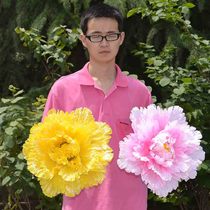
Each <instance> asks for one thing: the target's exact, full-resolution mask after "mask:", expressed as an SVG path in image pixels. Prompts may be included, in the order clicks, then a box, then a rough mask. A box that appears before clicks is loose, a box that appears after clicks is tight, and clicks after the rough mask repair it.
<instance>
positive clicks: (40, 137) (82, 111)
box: [23, 108, 113, 197]
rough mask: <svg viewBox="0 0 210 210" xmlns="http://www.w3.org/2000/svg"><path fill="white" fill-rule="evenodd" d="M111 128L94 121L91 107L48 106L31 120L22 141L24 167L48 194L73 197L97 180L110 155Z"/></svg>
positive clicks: (111, 156)
mask: <svg viewBox="0 0 210 210" xmlns="http://www.w3.org/2000/svg"><path fill="white" fill-rule="evenodd" d="M111 132H112V131H111V128H110V127H109V126H108V125H107V124H106V123H103V122H96V121H95V120H94V117H93V115H92V113H91V111H90V110H89V109H87V108H78V109H76V110H74V111H72V112H71V113H68V112H63V111H55V110H50V111H49V112H48V115H47V116H46V117H45V119H44V121H43V122H42V123H38V124H35V125H34V126H33V127H32V128H31V130H30V135H29V138H28V139H27V140H26V142H25V144H24V145H23V154H24V156H25V159H26V160H27V165H28V170H29V171H30V172H31V173H32V174H34V175H35V176H36V177H37V178H38V180H39V181H40V185H41V188H42V190H43V193H44V194H45V195H47V196H48V197H53V196H56V195H57V194H60V193H62V194H65V195H67V196H70V197H73V196H75V195H77V194H79V193H80V191H81V190H82V189H84V188H88V187H92V186H96V185H98V184H101V183H102V181H103V180H104V178H105V172H106V171H105V169H106V166H107V165H108V163H109V162H110V161H111V160H112V158H113V153H112V149H111V148H110V147H109V146H108V143H109V140H110V138H111Z"/></svg>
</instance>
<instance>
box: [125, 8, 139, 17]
mask: <svg viewBox="0 0 210 210" xmlns="http://www.w3.org/2000/svg"><path fill="white" fill-rule="evenodd" d="M138 11H139V8H133V9H131V10H129V11H128V13H127V18H129V17H131V16H132V15H135V14H136V13H138Z"/></svg>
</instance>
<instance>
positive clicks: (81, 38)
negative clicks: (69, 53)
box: [79, 34, 87, 48]
mask: <svg viewBox="0 0 210 210" xmlns="http://www.w3.org/2000/svg"><path fill="white" fill-rule="evenodd" d="M79 39H80V41H81V42H82V45H83V46H84V47H85V48H86V47H87V44H86V42H87V40H86V37H85V35H84V34H80V36H79Z"/></svg>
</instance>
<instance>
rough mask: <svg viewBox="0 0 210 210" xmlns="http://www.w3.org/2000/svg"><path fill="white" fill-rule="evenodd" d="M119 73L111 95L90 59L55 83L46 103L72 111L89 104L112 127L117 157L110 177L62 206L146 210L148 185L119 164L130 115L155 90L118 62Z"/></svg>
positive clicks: (148, 100) (70, 209)
mask: <svg viewBox="0 0 210 210" xmlns="http://www.w3.org/2000/svg"><path fill="white" fill-rule="evenodd" d="M116 70H117V76H116V79H115V82H114V84H113V86H112V88H111V89H110V91H109V92H108V94H107V95H105V94H104V92H103V91H102V90H101V89H100V88H99V87H97V85H96V84H95V83H94V80H93V79H92V77H91V75H90V74H89V72H88V63H87V64H86V65H85V66H84V67H83V68H82V69H81V70H79V71H77V72H76V73H73V74H71V75H68V76H64V77H61V78H60V79H59V80H57V81H56V82H55V83H54V85H53V86H52V88H51V90H50V93H49V95H48V100H47V103H46V106H45V111H44V115H43V116H45V115H46V114H47V112H48V110H49V109H51V108H55V109H57V110H63V111H69V112H70V111H72V110H74V109H76V108H78V107H87V108H89V109H90V110H91V111H92V113H93V115H94V117H95V119H96V120H97V121H103V122H106V123H108V124H109V125H110V126H111V128H112V138H111V140H110V146H111V147H112V149H113V152H114V158H113V160H112V162H111V163H110V164H109V166H108V167H107V172H106V178H105V180H104V181H103V183H102V184H101V185H99V186H96V187H92V188H89V189H86V190H83V191H81V193H80V194H79V195H77V196H76V197H74V198H69V197H67V196H65V195H64V197H63V206H62V210H146V209H147V188H146V186H145V185H144V183H143V182H142V180H141V178H140V177H139V176H138V177H137V176H135V175H133V174H129V173H126V172H125V171H124V170H121V169H119V168H118V166H117V158H118V153H119V141H120V140H121V139H123V137H124V136H125V135H127V134H129V133H130V132H132V128H131V125H130V120H129V115H130V111H131V109H132V108H133V107H134V106H138V107H145V106H147V105H149V104H150V103H151V101H152V100H151V94H150V92H149V90H148V89H147V87H146V86H145V85H144V84H143V83H141V82H140V81H138V80H136V79H134V78H131V77H127V76H125V75H124V74H123V73H122V72H121V70H120V68H119V67H118V66H117V65H116Z"/></svg>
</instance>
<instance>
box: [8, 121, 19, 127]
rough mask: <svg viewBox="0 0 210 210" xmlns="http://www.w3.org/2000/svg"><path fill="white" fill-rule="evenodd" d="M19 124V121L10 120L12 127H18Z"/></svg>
mask: <svg viewBox="0 0 210 210" xmlns="http://www.w3.org/2000/svg"><path fill="white" fill-rule="evenodd" d="M18 124H19V122H18V121H12V122H10V124H9V125H10V126H11V127H16V126H17V125H18Z"/></svg>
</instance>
